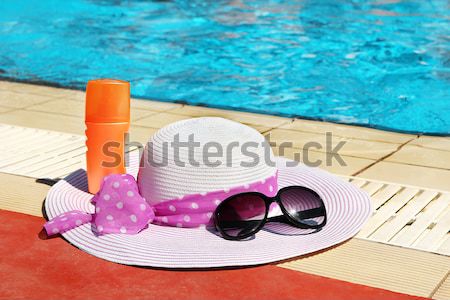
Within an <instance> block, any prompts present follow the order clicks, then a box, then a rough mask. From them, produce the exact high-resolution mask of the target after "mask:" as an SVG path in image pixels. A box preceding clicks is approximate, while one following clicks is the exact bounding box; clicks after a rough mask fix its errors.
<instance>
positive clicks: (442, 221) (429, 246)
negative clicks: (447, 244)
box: [413, 208, 450, 251]
mask: <svg viewBox="0 0 450 300" xmlns="http://www.w3.org/2000/svg"><path fill="white" fill-rule="evenodd" d="M449 230H450V208H447V209H446V211H445V212H444V214H443V215H442V216H441V217H440V218H439V219H438V220H437V222H436V224H435V225H434V227H433V228H432V229H431V230H430V232H428V233H427V234H426V235H425V236H424V237H423V238H421V239H419V240H417V241H416V242H415V243H414V244H413V246H414V248H417V249H422V250H432V251H434V250H437V249H438V248H439V247H440V245H441V243H442V241H443V239H444V237H445V236H446V235H447V234H448V232H449Z"/></svg>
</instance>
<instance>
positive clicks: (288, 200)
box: [214, 186, 327, 240]
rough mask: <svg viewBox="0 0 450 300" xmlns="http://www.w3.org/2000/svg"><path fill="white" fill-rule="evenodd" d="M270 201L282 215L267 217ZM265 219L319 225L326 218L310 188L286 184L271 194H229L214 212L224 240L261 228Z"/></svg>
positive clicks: (248, 235) (314, 193)
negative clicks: (268, 195) (275, 204)
mask: <svg viewBox="0 0 450 300" xmlns="http://www.w3.org/2000/svg"><path fill="white" fill-rule="evenodd" d="M274 202H275V203H277V204H278V206H279V207H280V209H281V211H282V212H283V215H280V216H275V217H270V218H268V214H269V210H270V206H271V204H272V203H274ZM267 222H280V223H287V224H289V225H293V226H295V227H298V228H302V229H320V228H322V227H323V226H325V224H326V222H327V214H326V210H325V204H324V203H323V200H322V198H320V196H319V195H318V194H317V193H316V192H314V191H313V190H311V189H309V188H306V187H303V186H289V187H285V188H282V189H281V190H279V191H278V193H277V195H276V196H275V197H267V196H266V195H264V194H261V193H258V192H249V193H242V194H236V195H233V196H231V197H229V198H227V199H225V200H224V201H222V203H220V204H219V206H218V207H217V208H216V210H215V212H214V223H215V226H216V229H217V230H218V231H219V233H220V234H221V236H222V237H223V238H225V239H227V240H243V239H246V238H248V237H250V236H252V235H254V234H255V233H257V232H258V231H259V230H261V229H262V228H263V227H264V224H266V223H267Z"/></svg>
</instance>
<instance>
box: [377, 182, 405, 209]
mask: <svg viewBox="0 0 450 300" xmlns="http://www.w3.org/2000/svg"><path fill="white" fill-rule="evenodd" d="M401 189H402V187H401V186H399V185H394V184H392V185H385V186H384V188H382V189H381V190H379V191H378V192H376V193H375V194H374V195H373V196H372V205H373V208H374V209H378V208H379V207H380V206H381V205H383V204H384V203H385V202H386V201H388V200H389V199H391V198H392V197H393V196H394V195H395V194H397V193H398V192H399V191H400V190H401Z"/></svg>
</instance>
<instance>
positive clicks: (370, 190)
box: [362, 182, 384, 196]
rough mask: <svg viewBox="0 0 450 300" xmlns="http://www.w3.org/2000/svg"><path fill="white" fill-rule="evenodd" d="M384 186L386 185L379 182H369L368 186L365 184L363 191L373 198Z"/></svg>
mask: <svg viewBox="0 0 450 300" xmlns="http://www.w3.org/2000/svg"><path fill="white" fill-rule="evenodd" d="M383 186H384V184H382V183H379V182H369V183H367V184H365V185H364V186H363V187H362V189H363V190H364V191H366V192H367V194H369V195H370V196H372V195H373V194H375V193H376V192H377V191H379V190H380V189H381V188H382V187H383Z"/></svg>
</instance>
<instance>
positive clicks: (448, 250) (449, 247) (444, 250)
mask: <svg viewBox="0 0 450 300" xmlns="http://www.w3.org/2000/svg"><path fill="white" fill-rule="evenodd" d="M436 252H437V253H440V254H444V255H450V234H447V235H446V237H445V239H444V242H443V243H442V244H441V245H440V246H439V248H438V249H437V250H436ZM449 269H450V267H449Z"/></svg>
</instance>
